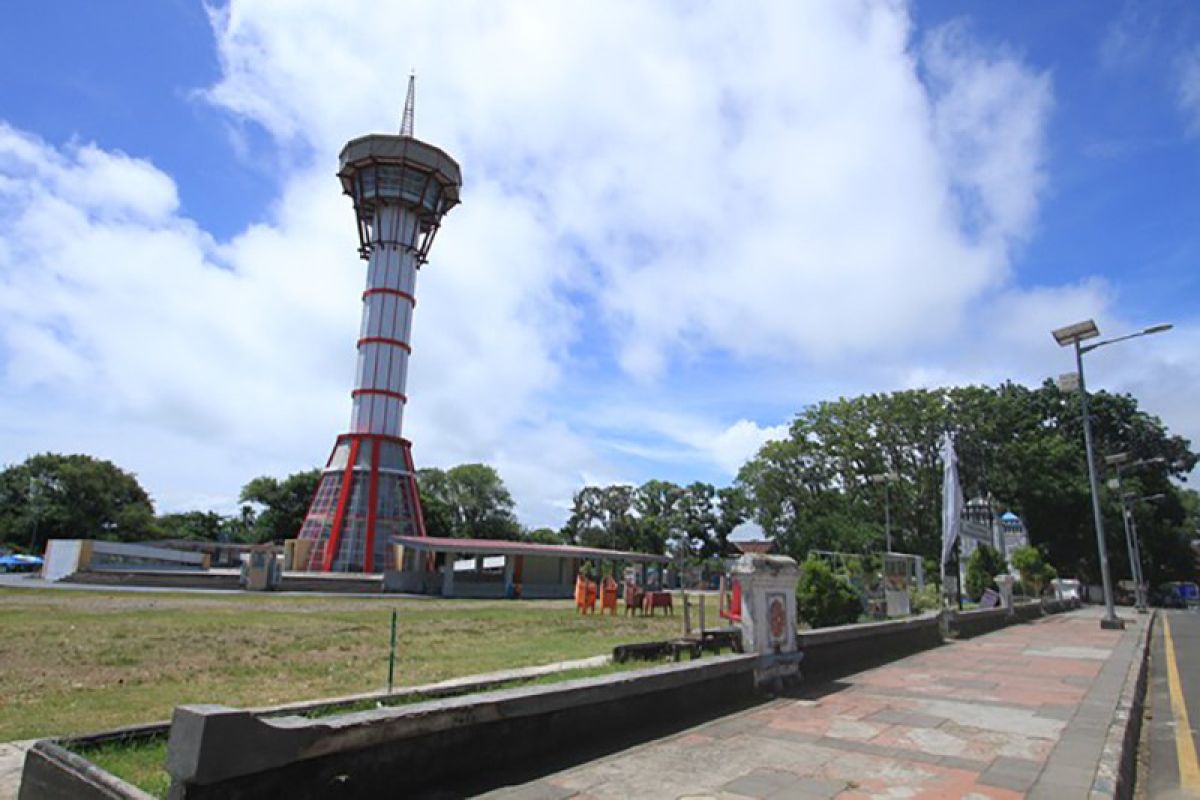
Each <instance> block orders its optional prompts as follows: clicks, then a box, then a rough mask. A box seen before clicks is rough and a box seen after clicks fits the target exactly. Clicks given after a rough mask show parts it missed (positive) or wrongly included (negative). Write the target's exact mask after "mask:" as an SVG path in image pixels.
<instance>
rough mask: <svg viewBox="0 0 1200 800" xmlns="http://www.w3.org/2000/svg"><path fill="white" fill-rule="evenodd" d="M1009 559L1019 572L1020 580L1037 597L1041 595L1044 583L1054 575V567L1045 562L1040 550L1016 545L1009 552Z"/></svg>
mask: <svg viewBox="0 0 1200 800" xmlns="http://www.w3.org/2000/svg"><path fill="white" fill-rule="evenodd" d="M1009 560H1011V561H1012V565H1013V566H1014V567H1015V568H1016V569H1017V571H1018V572H1020V573H1021V582H1022V583H1026V584H1028V585H1029V587H1030V588H1031V589H1033V593H1034V594H1035V595H1037V596H1038V597H1041V595H1042V590H1043V589H1044V588H1046V584H1047V583H1049V582H1050V581H1051V580H1053V579H1054V577H1055V574H1056V573H1055V572H1054V567H1052V566H1050V565H1049V564H1047V563H1046V560H1045V559H1044V558H1042V551H1041V550H1038V549H1037V548H1036V547H1031V546H1029V545H1026V546H1025V547H1018V548H1017V549H1015V550H1013V551H1012V553H1010V554H1009Z"/></svg>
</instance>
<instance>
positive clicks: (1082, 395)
mask: <svg viewBox="0 0 1200 800" xmlns="http://www.w3.org/2000/svg"><path fill="white" fill-rule="evenodd" d="M1170 329H1171V325H1169V324H1166V325H1154V326H1152V327H1149V328H1146V329H1144V330H1141V331H1138V332H1137V333H1130V334H1127V335H1125V336H1118V337H1116V338H1115V339H1106V340H1104V341H1102V342H1095V343H1093V344H1089V345H1082V344H1081V342H1084V341H1086V340H1088V339H1094V338H1096V337H1097V336H1099V335H1100V329H1099V328H1097V327H1096V323H1095V321H1093V320H1090V319H1089V320H1085V321H1083V322H1077V323H1075V324H1074V325H1068V326H1067V327H1065V328H1059V329H1058V330H1056V331H1054V332H1053V334H1054V340H1055V341H1056V342H1058V344H1059V346H1061V347H1069V346H1073V347H1074V348H1075V372H1076V375H1078V377H1079V408H1080V412H1081V413H1082V414H1083V443H1084V449H1085V450H1086V453H1087V466H1088V483H1089V485H1090V488H1091V492H1092V519H1093V521H1094V523H1095V527H1096V549H1097V550H1098V552H1099V556H1100V581H1101V584H1102V586H1103V588H1104V618H1103V619H1101V620H1100V627H1101V628H1106V629H1116V630H1120V629H1123V628H1124V627H1125V623H1124V622H1122V621H1121V620H1120V618H1118V617H1117V612H1116V609H1115V608H1114V607H1113V593H1112V580H1111V578H1109V573H1108V548H1107V547H1106V546H1105V544H1104V518H1103V516H1102V515H1101V513H1100V486H1099V480H1098V479H1097V477H1096V459H1095V455H1094V453H1093V449H1092V423H1091V419H1090V418H1089V417H1088V402H1087V383H1086V381H1085V380H1084V377H1083V354H1084V353H1090V352H1091V351H1092V350H1095V349H1096V348H1097V347H1103V346H1105V345H1109V344H1115V343H1117V342H1122V341H1125V340H1126V339H1133V338H1136V337H1138V336H1146V335H1148V334H1151V333H1161V332H1162V331H1166V330H1170Z"/></svg>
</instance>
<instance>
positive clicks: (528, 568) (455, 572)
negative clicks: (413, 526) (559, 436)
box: [383, 536, 669, 599]
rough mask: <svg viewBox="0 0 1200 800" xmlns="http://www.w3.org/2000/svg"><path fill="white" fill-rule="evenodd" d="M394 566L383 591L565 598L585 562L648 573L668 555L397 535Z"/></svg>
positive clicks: (612, 571) (614, 571)
mask: <svg viewBox="0 0 1200 800" xmlns="http://www.w3.org/2000/svg"><path fill="white" fill-rule="evenodd" d="M392 541H393V543H394V544H395V545H396V546H397V547H398V549H399V552H398V553H397V558H396V564H397V566H398V567H399V568H398V569H396V570H392V571H389V572H385V573H384V576H383V585H384V591H388V592H409V593H413V594H432V595H441V596H442V597H513V598H517V597H523V598H527V599H543V598H565V597H571V596H572V595H573V594H574V592H575V579H576V577H577V576H578V574H579V571H580V568H581V565H582V564H584V563H591V564H593V565H595V566H594V574H596V575H599V574H602V573H607V574H609V575H612V576H620V575H622V574H624V569H625V568H626V567H634V568H636V569H640V570H641V571H642V572H645V571H646V569H647V568H648V567H649V566H650V565H651V564H666V563H667V562H668V561H669V559H668V558H667V557H666V556H659V555H651V554H649V553H631V552H627V551H624V550H606V549H604V548H600V547H578V546H575V545H565V544H538V543H535V542H514V541H508V540H503V539H451V538H444V537H437V536H396V537H393V539H392Z"/></svg>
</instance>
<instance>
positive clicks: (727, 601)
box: [721, 576, 742, 622]
mask: <svg viewBox="0 0 1200 800" xmlns="http://www.w3.org/2000/svg"><path fill="white" fill-rule="evenodd" d="M730 584H732V585H733V590H732V591H730V588H729V586H730ZM721 617H722V618H723V619H727V620H729V621H730V622H741V621H742V585H741V584H740V583H738V582H737V581H736V580H727V579H726V578H725V577H724V576H722V577H721Z"/></svg>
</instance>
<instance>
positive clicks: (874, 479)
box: [867, 472, 900, 553]
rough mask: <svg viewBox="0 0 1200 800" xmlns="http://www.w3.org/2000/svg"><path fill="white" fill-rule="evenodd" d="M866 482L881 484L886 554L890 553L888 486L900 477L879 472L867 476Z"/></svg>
mask: <svg viewBox="0 0 1200 800" xmlns="http://www.w3.org/2000/svg"><path fill="white" fill-rule="evenodd" d="M867 480H868V481H870V482H871V483H882V484H883V525H884V537H885V541H886V542H887V552H889V553H890V552H892V498H891V495H890V494H889V493H888V485H889V484H891V483H894V482H895V481H898V480H900V476H899V475H897V474H896V473H894V472H881V473H880V474H878V475H869V476H868V477H867Z"/></svg>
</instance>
